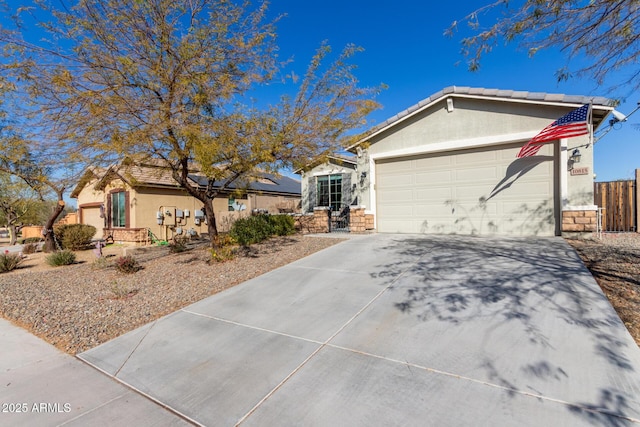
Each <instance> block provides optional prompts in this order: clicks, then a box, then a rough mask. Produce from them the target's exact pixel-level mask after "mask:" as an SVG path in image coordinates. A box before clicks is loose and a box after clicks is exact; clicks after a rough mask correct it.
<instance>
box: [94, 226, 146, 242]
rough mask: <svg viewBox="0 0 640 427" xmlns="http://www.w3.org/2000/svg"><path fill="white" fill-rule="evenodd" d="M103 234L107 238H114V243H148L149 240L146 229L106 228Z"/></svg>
mask: <svg viewBox="0 0 640 427" xmlns="http://www.w3.org/2000/svg"><path fill="white" fill-rule="evenodd" d="M103 233H104V234H103V236H105V238H106V237H108V236H113V241H114V242H129V243H146V242H148V239H149V234H148V232H147V229H146V228H105V229H104V231H103ZM149 243H150V242H149Z"/></svg>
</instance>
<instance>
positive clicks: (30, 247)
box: [22, 243, 38, 254]
mask: <svg viewBox="0 0 640 427" xmlns="http://www.w3.org/2000/svg"><path fill="white" fill-rule="evenodd" d="M37 251H38V244H37V243H27V244H26V245H22V253H23V254H35V253H36V252H37Z"/></svg>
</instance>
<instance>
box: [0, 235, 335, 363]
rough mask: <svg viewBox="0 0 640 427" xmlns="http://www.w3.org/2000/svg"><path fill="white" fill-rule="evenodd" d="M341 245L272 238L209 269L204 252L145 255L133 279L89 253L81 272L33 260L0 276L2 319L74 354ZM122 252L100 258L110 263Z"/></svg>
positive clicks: (84, 256)
mask: <svg viewBox="0 0 640 427" xmlns="http://www.w3.org/2000/svg"><path fill="white" fill-rule="evenodd" d="M340 241H341V239H333V238H320V237H305V236H298V235H296V236H290V237H281V238H274V239H271V240H269V241H267V242H265V243H262V244H258V245H253V246H252V247H251V248H250V250H249V251H248V252H244V253H242V254H241V255H239V256H237V257H236V258H235V259H233V260H231V261H227V262H222V263H208V262H207V261H208V260H209V259H210V253H209V250H208V249H207V248H206V247H202V246H201V247H199V248H193V249H191V250H189V251H187V252H183V253H179V254H169V251H168V249H167V248H166V247H160V248H150V249H147V250H145V251H142V252H140V251H135V252H133V253H132V255H133V256H134V257H135V258H136V260H138V261H139V262H140V264H141V265H142V267H143V269H142V270H140V271H138V272H136V273H134V274H122V273H119V272H117V271H116V270H115V269H114V268H113V266H109V267H107V268H97V267H98V266H97V264H96V263H95V260H96V255H95V254H94V253H93V252H92V251H83V252H79V253H78V259H79V263H78V264H75V265H70V266H64V267H57V268H53V267H49V266H47V265H46V264H45V263H44V256H45V255H44V254H40V253H38V254H33V255H30V256H29V258H28V259H27V260H25V262H24V263H23V265H22V268H19V269H16V270H14V271H12V272H9V273H3V274H1V275H0V315H1V316H2V317H5V318H6V319H8V320H10V321H12V322H14V323H15V324H17V325H19V326H21V327H23V328H25V329H27V330H29V331H30V332H32V333H33V334H35V335H37V336H39V337H40V338H43V339H44V340H46V341H48V342H50V343H51V344H53V345H55V346H56V347H58V348H59V349H60V350H62V351H65V352H67V353H70V354H76V353H80V352H83V351H85V350H88V349H90V348H92V347H95V346H97V345H99V344H101V343H103V342H106V341H108V340H110V339H112V338H115V337H117V336H119V335H122V334H123V333H125V332H128V331H130V330H133V329H135V328H137V327H139V326H142V325H144V324H146V323H148V322H151V321H153V320H155V319H158V318H159V317H162V316H164V315H166V314H169V313H171V312H173V311H176V310H178V309H180V308H182V307H185V306H187V305H189V304H191V303H194V302H196V301H199V300H201V299H203V298H206V297H208V296H210V295H213V294H215V293H217V292H220V291H222V290H224V289H227V288H230V287H232V286H235V285H237V284H239V283H242V282H244V281H246V280H248V279H251V278H253V277H256V276H259V275H261V274H263V273H266V272H268V271H270V270H273V269H276V268H278V267H281V266H283V265H286V264H288V263H290V262H292V261H295V260H297V259H300V258H303V257H305V256H307V255H310V254H312V253H314V252H317V251H319V250H322V249H324V248H327V247H329V246H332V245H334V244H336V243H338V242H340ZM123 249H124V248H118V247H108V248H105V252H104V253H105V254H106V256H107V260H111V262H113V260H115V259H116V255H118V256H119V255H122V252H123ZM126 250H127V251H130V249H129V248H127V249H126Z"/></svg>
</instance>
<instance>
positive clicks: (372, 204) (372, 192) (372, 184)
mask: <svg viewBox="0 0 640 427" xmlns="http://www.w3.org/2000/svg"><path fill="white" fill-rule="evenodd" d="M376 194H377V193H376V162H375V161H374V160H373V158H371V156H369V209H370V210H371V211H370V213H371V214H373V215H374V221H373V228H374V229H377V228H378V205H377V203H378V202H377V199H376Z"/></svg>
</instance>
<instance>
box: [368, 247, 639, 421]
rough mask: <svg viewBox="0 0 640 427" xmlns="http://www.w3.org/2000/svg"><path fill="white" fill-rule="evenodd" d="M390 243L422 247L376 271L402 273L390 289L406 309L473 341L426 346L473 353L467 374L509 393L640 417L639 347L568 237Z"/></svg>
mask: <svg viewBox="0 0 640 427" xmlns="http://www.w3.org/2000/svg"><path fill="white" fill-rule="evenodd" d="M386 250H388V251H391V252H396V253H399V254H403V253H406V254H407V255H412V256H413V255H416V254H417V253H421V254H422V257H421V258H420V259H419V261H417V262H414V263H413V264H412V265H406V264H403V265H400V264H398V263H389V264H382V265H379V266H378V267H379V269H380V270H379V271H377V272H376V273H375V276H385V275H393V276H395V277H399V279H398V280H397V281H396V283H394V286H393V288H392V289H390V292H394V293H395V295H396V300H394V301H395V302H394V307H395V309H396V310H398V311H399V312H401V313H402V314H403V315H406V316H413V317H414V318H415V319H416V320H417V321H418V322H422V323H424V324H429V325H434V324H435V325H439V326H438V327H439V328H441V329H442V328H444V329H445V330H449V331H451V332H454V331H456V330H464V331H465V334H467V335H460V334H458V335H455V334H453V333H452V336H457V337H467V338H469V341H468V342H463V343H460V342H456V343H454V342H451V343H447V342H446V341H445V340H446V339H447V338H446V337H445V338H440V337H430V336H429V335H428V334H425V335H424V336H421V338H423V339H424V340H426V341H427V344H426V346H427V348H428V347H429V346H430V345H432V346H434V347H435V346H439V347H438V348H444V349H448V350H447V351H451V352H458V354H454V355H452V359H455V358H456V357H462V356H463V355H462V353H464V355H465V356H466V357H467V360H468V359H469V357H470V356H469V355H468V354H469V353H471V354H472V356H471V357H472V358H474V364H475V366H472V367H469V369H468V372H470V374H468V375H477V376H478V378H480V380H482V381H488V382H490V383H491V384H495V385H498V386H500V387H503V388H504V389H505V390H506V391H507V392H509V393H515V392H523V393H531V394H534V395H537V396H543V397H547V398H550V399H553V400H560V401H562V402H565V403H566V404H567V405H568V408H569V409H570V411H571V413H572V414H575V415H577V416H579V417H581V418H583V419H584V421H587V422H589V423H593V424H597V425H610V426H618V425H628V424H629V423H632V421H631V420H637V419H638V417H639V416H640V403H639V402H638V398H637V396H638V395H639V393H640V378H639V374H640V357H639V354H640V350H638V348H637V346H636V345H635V343H634V342H633V340H632V339H631V337H630V336H629V335H628V333H627V331H626V329H625V327H624V325H623V324H622V322H621V321H620V319H619V317H618V316H617V314H616V313H615V311H614V310H613V308H612V307H611V306H610V304H609V302H608V300H607V299H606V297H605V296H604V294H603V293H602V292H601V291H600V289H599V288H598V286H597V284H596V283H595V281H594V280H593V278H592V277H591V275H590V273H589V272H588V270H587V269H586V268H585V267H584V265H583V264H582V262H581V261H580V259H579V257H578V256H577V254H576V253H575V251H574V250H573V249H572V248H571V247H570V246H569V245H568V244H566V242H564V241H563V240H562V239H559V238H527V239H524V238H483V237H469V236H424V237H415V238H404V239H398V240H397V241H394V242H392V243H390V244H389V245H388V246H387V248H386ZM400 275H401V276H402V277H400ZM398 298H399V299H398ZM443 325H444V326H443ZM416 328H420V326H419V324H418V326H416ZM424 328H425V331H430V330H433V327H432V329H429V327H427V326H425V327H424ZM474 330H477V334H482V335H483V336H485V337H486V339H485V340H484V341H483V340H481V339H478V338H477V337H474V336H473V331H474ZM463 339H464V338H463ZM430 340H432V341H430ZM438 340H439V342H438ZM492 341H494V343H492ZM478 343H481V346H482V348H480V347H474V346H478V345H479V344H478ZM509 343H513V345H514V346H517V348H511V345H510V344H509ZM494 344H495V346H496V347H501V348H503V349H504V350H505V353H500V352H499V350H497V349H496V348H492V346H493V345H494ZM496 355H498V357H497V360H496ZM465 375H467V374H465Z"/></svg>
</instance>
